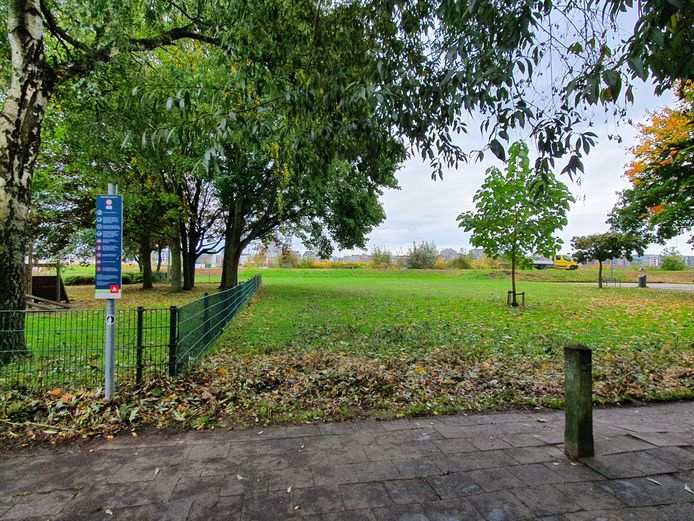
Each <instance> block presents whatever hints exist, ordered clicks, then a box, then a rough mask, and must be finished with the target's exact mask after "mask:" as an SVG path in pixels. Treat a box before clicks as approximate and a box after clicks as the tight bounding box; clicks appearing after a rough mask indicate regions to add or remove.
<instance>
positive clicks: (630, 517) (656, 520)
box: [615, 507, 670, 521]
mask: <svg viewBox="0 0 694 521" xmlns="http://www.w3.org/2000/svg"><path fill="white" fill-rule="evenodd" d="M615 514H617V517H619V519H620V521H670V520H669V519H668V517H667V515H666V514H665V513H664V512H662V511H661V510H660V508H653V507H638V508H626V509H623V510H616V511H615Z"/></svg>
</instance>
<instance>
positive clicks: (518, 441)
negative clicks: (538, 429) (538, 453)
mask: <svg viewBox="0 0 694 521" xmlns="http://www.w3.org/2000/svg"><path fill="white" fill-rule="evenodd" d="M501 439H502V440H504V441H505V442H506V443H508V444H509V445H511V446H512V447H542V446H544V445H547V444H546V443H545V442H544V441H542V440H541V439H539V438H538V437H537V436H536V435H534V434H527V433H518V434H506V435H503V436H501Z"/></svg>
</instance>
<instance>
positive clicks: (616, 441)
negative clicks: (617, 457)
mask: <svg viewBox="0 0 694 521" xmlns="http://www.w3.org/2000/svg"><path fill="white" fill-rule="evenodd" d="M652 448H653V445H651V444H650V443H648V442H646V441H643V440H640V439H638V438H635V437H633V436H609V437H606V436H595V454H599V455H602V454H620V453H623V452H633V451H636V450H646V449H652Z"/></svg>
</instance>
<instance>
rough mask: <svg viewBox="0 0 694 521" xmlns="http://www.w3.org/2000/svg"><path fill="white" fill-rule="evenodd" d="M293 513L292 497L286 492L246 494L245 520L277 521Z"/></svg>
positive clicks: (242, 515) (243, 514)
mask: <svg viewBox="0 0 694 521" xmlns="http://www.w3.org/2000/svg"><path fill="white" fill-rule="evenodd" d="M290 513H292V506H291V498H290V495H289V494H287V493H286V492H272V493H261V494H245V495H244V497H243V511H242V514H241V519H242V520H243V521H277V520H278V519H285V518H286V517H287V516H288V515H289V514H290Z"/></svg>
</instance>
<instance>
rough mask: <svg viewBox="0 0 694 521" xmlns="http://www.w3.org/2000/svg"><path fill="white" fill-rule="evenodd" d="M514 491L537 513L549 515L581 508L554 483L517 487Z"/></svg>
mask: <svg viewBox="0 0 694 521" xmlns="http://www.w3.org/2000/svg"><path fill="white" fill-rule="evenodd" d="M513 493H514V494H515V495H516V497H517V498H518V499H520V500H521V501H522V502H523V503H524V504H525V505H526V506H527V507H528V508H529V509H530V510H532V512H533V513H534V514H536V515H540V516H549V515H554V514H564V513H566V512H576V511H577V510H581V507H580V506H579V505H577V504H576V503H575V502H573V501H572V500H571V498H570V497H569V496H568V495H567V494H564V493H563V492H562V491H560V490H559V489H557V488H555V487H553V486H552V485H543V486H540V487H524V488H517V489H514V490H513Z"/></svg>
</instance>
